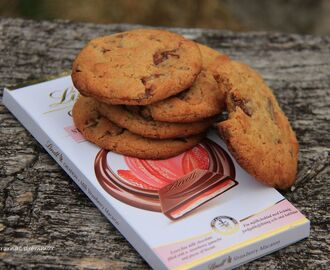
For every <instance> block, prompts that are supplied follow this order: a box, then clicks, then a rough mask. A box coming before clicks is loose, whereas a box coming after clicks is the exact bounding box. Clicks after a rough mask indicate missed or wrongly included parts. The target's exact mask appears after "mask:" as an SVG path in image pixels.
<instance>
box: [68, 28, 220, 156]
mask: <svg viewBox="0 0 330 270" xmlns="http://www.w3.org/2000/svg"><path fill="white" fill-rule="evenodd" d="M218 56H220V54H219V53H218V52H217V51H215V50H213V49H210V48H208V47H206V46H203V45H199V44H196V43H195V42H193V41H191V40H187V39H185V38H184V37H183V36H180V35H178V34H175V33H171V32H167V31H161V30H146V29H138V30H132V31H128V32H124V33H119V34H115V35H111V36H106V37H100V38H96V39H94V40H92V41H90V42H89V43H88V44H87V46H86V47H85V48H83V50H82V51H81V52H80V53H79V55H78V56H77V58H76V60H75V61H74V63H73V70H72V79H73V83H74V85H75V87H76V88H77V89H78V91H79V92H80V93H81V94H82V96H81V97H80V98H79V99H78V101H77V103H76V104H75V106H74V108H73V118H74V122H75V125H76V126H77V128H78V129H79V130H80V132H81V133H82V134H83V135H84V137H85V138H86V139H88V140H89V141H91V142H93V143H95V144H97V145H98V146H100V147H102V148H105V149H108V150H111V151H115V152H118V153H121V154H124V155H130V156H135V157H139V158H144V159H162V158H167V157H171V156H175V155H177V154H180V153H182V152H184V151H186V150H187V149H189V148H192V147H193V146H195V145H196V144H197V143H199V142H200V141H201V139H202V138H203V137H204V135H205V133H206V130H207V129H208V128H209V127H210V126H211V125H212V123H213V122H214V116H215V115H217V114H219V113H220V112H221V111H222V110H223V107H224V97H225V95H224V90H223V89H222V88H221V87H219V85H218V83H217V82H216V80H215V78H214V77H213V76H212V74H211V73H210V71H209V66H210V63H211V62H212V61H213V60H214V59H215V58H216V57H218Z"/></svg>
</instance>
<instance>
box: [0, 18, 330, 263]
mask: <svg viewBox="0 0 330 270" xmlns="http://www.w3.org/2000/svg"><path fill="white" fill-rule="evenodd" d="M131 27H133V26H128V25H95V24H85V23H73V22H68V21H55V22H35V21H28V20H19V19H15V20H14V19H0V84H1V90H0V96H2V89H3V87H9V88H10V87H14V86H15V85H17V84H20V83H24V82H26V81H29V80H33V79H38V78H40V77H44V76H46V75H52V74H58V73H60V72H63V71H64V70H68V69H70V66H71V63H72V60H73V58H74V56H75V55H76V53H77V52H78V51H79V49H81V48H82V47H83V46H84V44H85V43H86V42H87V41H88V40H89V39H91V38H93V37H95V36H99V35H105V34H111V33H113V32H117V31H123V30H126V29H128V28H131ZM174 30H175V31H178V32H180V33H182V34H185V35H187V36H188V37H189V38H192V39H194V40H197V41H199V42H202V43H205V44H207V45H209V46H211V47H214V48H217V49H219V50H221V51H222V52H224V53H227V54H228V55H230V56H231V57H232V58H234V59H239V60H241V61H243V62H246V63H248V64H250V65H252V66H253V67H254V68H256V69H258V70H259V71H260V72H261V73H262V75H263V76H264V78H265V79H266V81H267V82H268V83H269V84H270V86H271V87H272V88H273V89H274V92H275V94H276V96H277V97H278V99H279V102H280V104H281V106H282V108H283V109H284V111H285V112H286V114H287V115H288V117H289V119H290V121H291V123H292V125H293V127H294V129H295V130H296V132H297V135H298V139H299V142H300V159H299V171H300V179H302V182H301V183H300V185H298V186H297V188H296V189H295V191H294V192H291V191H286V192H284V195H285V196H286V197H287V198H288V199H289V200H290V201H291V202H293V203H294V205H295V206H296V207H298V208H299V209H300V210H301V211H302V212H303V213H304V214H305V215H306V216H307V217H308V218H309V219H310V220H311V236H310V237H309V238H308V239H307V240H303V241H300V242H299V243H296V244H293V245H291V246H289V247H287V248H284V249H281V250H280V251H278V252H275V253H273V254H271V255H268V256H265V257H263V258H261V259H258V260H255V261H253V262H251V263H249V264H246V265H244V266H241V267H240V268H239V269H328V268H329V259H330V258H329V246H330V239H329V226H330V225H329V224H330V219H329V213H330V208H329V206H330V202H329V198H330V170H329V158H328V156H329V151H330V136H329V134H330V124H329V123H330V121H329V120H330V110H329V108H330V36H325V37H314V36H300V35H288V34H278V33H240V34H237V33H232V32H225V31H215V30H201V29H174ZM0 119H1V120H0V121H1V122H0V177H1V181H0V248H1V249H0V268H1V269H12V268H18V269H32V268H33V269H39V268H42V269H44V268H49V269H148V268H149V266H148V265H147V264H146V263H145V262H144V260H143V259H142V258H141V257H140V256H139V254H138V253H137V252H136V251H135V250H134V249H133V248H132V247H131V246H130V244H129V243H128V242H127V241H126V240H125V239H124V238H123V236H122V235H121V234H120V233H119V232H118V231H117V230H116V229H115V228H114V227H113V226H112V225H111V223H110V222H108V221H107V220H106V219H105V217H103V215H101V213H100V212H99V211H98V210H97V208H96V207H95V206H94V205H93V204H92V203H91V202H90V201H89V199H88V198H87V197H86V196H85V195H84V194H83V193H82V192H81V191H80V189H79V188H78V187H77V186H76V185H75V184H74V182H73V181H72V180H71V179H70V178H69V177H68V175H66V174H65V173H64V172H63V170H62V169H61V168H60V167H59V166H58V165H57V164H56V162H55V161H54V160H52V159H51V158H50V157H49V156H48V154H46V152H45V150H43V149H42V147H41V146H40V145H39V144H38V143H37V142H36V141H35V140H34V139H33V138H32V136H31V135H30V134H29V133H28V132H27V131H26V130H25V129H24V128H23V127H22V125H21V124H20V123H19V122H17V120H16V119H15V118H14V117H13V116H12V115H11V114H10V113H9V112H8V111H7V109H6V108H5V107H4V106H3V105H2V103H0ZM33 245H38V246H41V247H45V246H47V245H50V246H52V247H53V248H50V249H49V250H44V251H33V252H27V251H19V250H18V251H10V250H4V248H5V247H15V246H21V247H22V246H23V247H24V246H28V247H31V246H33Z"/></svg>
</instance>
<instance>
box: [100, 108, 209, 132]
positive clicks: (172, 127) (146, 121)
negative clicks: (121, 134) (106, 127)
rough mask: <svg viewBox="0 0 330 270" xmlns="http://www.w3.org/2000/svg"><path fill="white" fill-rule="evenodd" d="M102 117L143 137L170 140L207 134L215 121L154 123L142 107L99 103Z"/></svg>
mask: <svg viewBox="0 0 330 270" xmlns="http://www.w3.org/2000/svg"><path fill="white" fill-rule="evenodd" d="M98 110H99V112H100V114H101V115H103V116H104V117H106V118H108V119H109V120H110V121H111V122H113V123H115V124H116V125H118V126H120V127H122V128H125V129H127V130H129V131H130V132H132V133H134V134H137V135H141V136H143V137H148V138H155V139H169V138H178V137H187V136H191V135H195V134H199V133H202V132H205V131H206V129H207V128H208V127H210V126H211V125H212V122H213V119H204V120H203V121H200V122H194V123H168V122H160V121H154V120H152V119H150V118H146V117H144V116H143V114H142V108H141V106H124V105H110V104H105V103H101V102H99V105H98Z"/></svg>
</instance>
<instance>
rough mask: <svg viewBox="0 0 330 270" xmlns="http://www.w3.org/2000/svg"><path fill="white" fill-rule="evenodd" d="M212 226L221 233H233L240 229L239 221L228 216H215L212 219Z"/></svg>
mask: <svg viewBox="0 0 330 270" xmlns="http://www.w3.org/2000/svg"><path fill="white" fill-rule="evenodd" d="M211 227H212V229H213V230H214V231H216V232H218V233H220V234H221V235H232V234H234V233H236V232H237V231H238V230H239V224H238V221H237V220H236V219H234V218H232V217H228V216H219V217H215V218H214V219H213V220H212V221H211Z"/></svg>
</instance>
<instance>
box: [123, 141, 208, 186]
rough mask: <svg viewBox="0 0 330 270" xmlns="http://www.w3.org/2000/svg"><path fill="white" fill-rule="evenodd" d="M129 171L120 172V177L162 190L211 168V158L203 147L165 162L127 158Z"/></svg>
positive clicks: (137, 184) (136, 183)
mask: <svg viewBox="0 0 330 270" xmlns="http://www.w3.org/2000/svg"><path fill="white" fill-rule="evenodd" d="M125 161H126V164H127V166H128V167H129V170H118V172H117V173H118V175H119V176H121V177H122V178H123V179H125V180H128V181H129V182H132V184H133V185H135V186H139V187H142V188H147V189H160V188H162V187H164V186H166V185H168V184H169V183H171V182H173V181H175V180H176V179H178V178H180V177H182V176H184V175H186V174H187V173H190V172H191V171H193V170H195V169H205V170H207V169H208V168H209V157H208V153H207V151H206V150H205V149H204V147H203V146H201V145H197V146H195V147H194V148H193V149H191V150H189V151H187V152H185V153H183V154H180V155H178V156H176V157H172V158H169V159H164V160H144V159H138V158H132V157H125Z"/></svg>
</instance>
